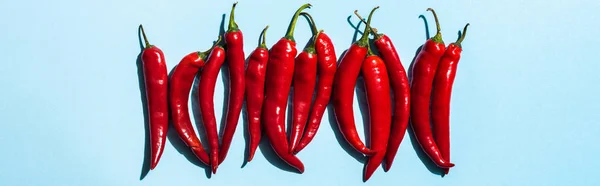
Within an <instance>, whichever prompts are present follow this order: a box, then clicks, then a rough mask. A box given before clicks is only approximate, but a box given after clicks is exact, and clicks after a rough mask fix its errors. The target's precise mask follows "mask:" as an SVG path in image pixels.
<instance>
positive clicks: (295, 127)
mask: <svg viewBox="0 0 600 186" xmlns="http://www.w3.org/2000/svg"><path fill="white" fill-rule="evenodd" d="M317 32H318V31H317V30H316V28H314V27H313V34H317ZM315 40H316V37H315V36H314V35H313V37H312V38H311V40H310V41H309V42H310V43H309V44H308V45H307V46H306V48H304V50H303V51H302V52H301V53H300V54H299V55H298V57H296V64H295V67H294V80H293V82H292V84H293V85H294V94H293V95H294V97H293V105H294V108H293V111H292V115H293V119H292V130H291V131H292V132H291V135H290V153H293V152H294V149H295V148H296V145H298V142H300V138H301V137H302V134H303V133H304V128H305V127H306V121H307V120H308V114H309V113H310V108H311V104H312V98H313V93H314V92H315V85H316V84H317V54H316V51H315V42H314V41H315Z"/></svg>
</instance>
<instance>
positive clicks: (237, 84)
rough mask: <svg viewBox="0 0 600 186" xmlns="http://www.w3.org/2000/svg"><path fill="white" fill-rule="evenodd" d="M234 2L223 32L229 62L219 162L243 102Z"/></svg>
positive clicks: (242, 65)
mask: <svg viewBox="0 0 600 186" xmlns="http://www.w3.org/2000/svg"><path fill="white" fill-rule="evenodd" d="M236 5H237V2H236V3H233V6H232V7H231V13H230V15H229V28H228V29H227V33H225V43H226V45H227V63H229V81H230V83H229V103H228V105H227V115H226V116H225V129H224V130H225V131H224V132H223V139H222V140H221V151H220V152H219V155H220V156H219V163H222V162H223V160H225V157H226V156H227V151H229V146H230V145H231V140H232V139H233V134H234V133H235V128H236V127H237V124H238V120H239V119H240V112H241V111H242V105H243V104H244V86H245V84H246V83H245V82H244V81H245V80H244V77H245V75H244V73H245V72H244V70H245V61H246V59H245V55H244V37H243V35H242V31H240V29H239V28H238V25H237V24H236V23H235V20H234V19H233V17H234V15H233V12H234V10H235V6H236Z"/></svg>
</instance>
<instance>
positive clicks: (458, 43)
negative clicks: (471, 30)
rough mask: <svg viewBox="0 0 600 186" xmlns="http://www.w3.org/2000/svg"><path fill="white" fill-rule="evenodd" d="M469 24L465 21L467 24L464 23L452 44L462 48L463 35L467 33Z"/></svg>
mask: <svg viewBox="0 0 600 186" xmlns="http://www.w3.org/2000/svg"><path fill="white" fill-rule="evenodd" d="M469 25H471V24H469V23H467V25H465V28H463V31H462V34H461V35H460V37H459V38H458V40H456V42H454V45H456V46H458V47H459V48H462V46H461V43H462V41H463V40H465V35H467V27H468V26H469Z"/></svg>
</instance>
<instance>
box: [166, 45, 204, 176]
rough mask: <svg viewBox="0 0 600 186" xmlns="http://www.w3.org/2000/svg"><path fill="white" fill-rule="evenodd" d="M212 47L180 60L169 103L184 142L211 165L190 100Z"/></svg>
mask: <svg viewBox="0 0 600 186" xmlns="http://www.w3.org/2000/svg"><path fill="white" fill-rule="evenodd" d="M209 52H210V49H209V50H208V51H205V52H192V53H190V54H188V55H186V56H185V57H183V59H181V61H180V62H179V64H177V66H175V69H173V74H172V75H171V79H170V80H169V81H170V82H169V104H170V105H171V114H172V115H171V116H172V118H173V126H174V127H175V130H176V131H177V133H178V134H179V137H180V138H181V140H183V142H184V143H185V144H186V145H187V146H188V147H190V148H191V149H192V151H193V152H194V154H195V155H196V157H198V159H200V161H202V163H205V164H207V165H210V161H209V158H208V154H207V153H206V151H204V147H202V143H200V139H198V137H197V136H196V132H194V128H193V127H192V122H191V120H190V114H189V111H188V101H189V97H190V90H191V88H192V84H193V83H194V78H195V77H196V74H197V73H198V71H199V70H200V68H202V67H203V66H204V61H205V60H206V56H207V55H208V53H209Z"/></svg>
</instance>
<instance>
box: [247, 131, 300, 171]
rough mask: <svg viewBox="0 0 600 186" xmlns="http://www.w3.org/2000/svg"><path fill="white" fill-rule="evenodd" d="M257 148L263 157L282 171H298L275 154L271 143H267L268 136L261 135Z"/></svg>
mask: <svg viewBox="0 0 600 186" xmlns="http://www.w3.org/2000/svg"><path fill="white" fill-rule="evenodd" d="M258 149H259V150H260V152H261V153H262V154H263V156H264V157H265V159H266V160H267V161H268V162H269V163H270V164H271V165H273V166H275V167H277V168H279V169H281V170H284V171H288V172H293V173H297V172H298V171H297V170H296V169H295V168H294V167H292V166H290V165H288V164H287V163H286V162H285V161H283V160H282V159H281V158H279V156H277V153H275V150H273V148H272V147H271V144H270V143H269V140H268V138H265V137H262V138H261V139H260V143H259V144H258ZM256 157H257V156H256V155H255V156H254V158H255V159H256Z"/></svg>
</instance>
